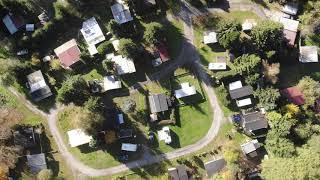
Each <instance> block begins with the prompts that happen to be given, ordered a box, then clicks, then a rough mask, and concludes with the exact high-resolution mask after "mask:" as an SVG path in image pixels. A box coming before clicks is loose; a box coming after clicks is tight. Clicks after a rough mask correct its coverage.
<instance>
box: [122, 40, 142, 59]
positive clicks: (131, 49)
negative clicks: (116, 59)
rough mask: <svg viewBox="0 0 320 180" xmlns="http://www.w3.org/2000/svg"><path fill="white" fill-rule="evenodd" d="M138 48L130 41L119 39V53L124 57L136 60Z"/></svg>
mask: <svg viewBox="0 0 320 180" xmlns="http://www.w3.org/2000/svg"><path fill="white" fill-rule="evenodd" d="M139 51H140V50H139V47H138V45H137V44H136V43H134V42H133V41H132V39H124V38H123V39H120V42H119V53H120V54H121V55H123V56H125V57H129V58H133V59H135V58H137V57H138V56H139V54H140V53H139Z"/></svg>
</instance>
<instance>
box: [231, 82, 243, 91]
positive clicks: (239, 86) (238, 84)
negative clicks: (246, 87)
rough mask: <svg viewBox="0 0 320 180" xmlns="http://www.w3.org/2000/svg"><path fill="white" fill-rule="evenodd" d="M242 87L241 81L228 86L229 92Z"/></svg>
mask: <svg viewBox="0 0 320 180" xmlns="http://www.w3.org/2000/svg"><path fill="white" fill-rule="evenodd" d="M241 87H242V83H241V81H235V82H232V83H230V84H229V90H230V91H231V90H235V89H239V88H241Z"/></svg>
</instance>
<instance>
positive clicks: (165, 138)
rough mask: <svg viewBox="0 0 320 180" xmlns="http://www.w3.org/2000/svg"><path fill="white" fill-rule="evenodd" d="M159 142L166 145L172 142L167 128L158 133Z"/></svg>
mask: <svg viewBox="0 0 320 180" xmlns="http://www.w3.org/2000/svg"><path fill="white" fill-rule="evenodd" d="M158 138H159V141H164V142H165V143H166V144H170V143H171V142H172V140H171V135H170V129H169V127H168V126H165V127H163V128H162V129H161V130H160V131H158Z"/></svg>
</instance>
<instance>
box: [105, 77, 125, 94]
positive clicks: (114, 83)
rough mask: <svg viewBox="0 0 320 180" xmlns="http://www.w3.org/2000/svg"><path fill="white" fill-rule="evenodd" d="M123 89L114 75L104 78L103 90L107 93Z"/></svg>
mask: <svg viewBox="0 0 320 180" xmlns="http://www.w3.org/2000/svg"><path fill="white" fill-rule="evenodd" d="M119 88H121V81H119V80H116V78H115V76H114V75H111V76H106V77H104V78H103V89H104V90H105V91H108V90H112V89H119Z"/></svg>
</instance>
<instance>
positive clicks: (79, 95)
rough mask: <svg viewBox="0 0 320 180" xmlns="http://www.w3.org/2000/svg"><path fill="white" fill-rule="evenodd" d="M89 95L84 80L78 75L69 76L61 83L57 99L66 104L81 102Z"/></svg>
mask: <svg viewBox="0 0 320 180" xmlns="http://www.w3.org/2000/svg"><path fill="white" fill-rule="evenodd" d="M88 96H89V90H88V86H87V83H86V81H85V80H84V79H83V78H82V77H81V76H80V75H76V76H71V77H70V78H68V79H67V80H66V81H64V82H63V83H62V86H61V88H60V89H59V90H58V97H57V99H58V101H60V102H62V103H64V104H68V103H71V102H73V103H75V104H77V105H79V104H83V103H84V102H85V101H86V100H87V99H88Z"/></svg>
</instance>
